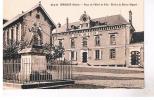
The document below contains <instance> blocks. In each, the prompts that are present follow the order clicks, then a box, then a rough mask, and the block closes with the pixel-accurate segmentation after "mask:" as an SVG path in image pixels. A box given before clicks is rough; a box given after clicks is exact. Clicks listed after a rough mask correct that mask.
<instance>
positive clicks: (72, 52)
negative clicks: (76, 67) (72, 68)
mask: <svg viewBox="0 0 154 100" xmlns="http://www.w3.org/2000/svg"><path fill="white" fill-rule="evenodd" d="M71 60H74V51H71Z"/></svg>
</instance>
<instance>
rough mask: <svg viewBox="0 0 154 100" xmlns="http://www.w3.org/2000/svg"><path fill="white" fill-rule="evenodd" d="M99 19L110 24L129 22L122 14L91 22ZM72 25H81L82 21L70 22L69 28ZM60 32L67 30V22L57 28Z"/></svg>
mask: <svg viewBox="0 0 154 100" xmlns="http://www.w3.org/2000/svg"><path fill="white" fill-rule="evenodd" d="M97 21H98V22H100V23H106V25H110V26H112V25H122V24H129V23H128V22H127V21H126V20H125V18H124V17H123V16H121V15H120V14H118V15H112V16H106V17H100V18H95V19H91V22H97ZM72 25H74V26H76V27H79V26H80V21H77V22H73V23H69V26H68V28H69V29H70V28H71V26H72ZM93 27H96V26H93ZM60 32H66V24H64V25H63V26H61V27H60V28H57V33H60Z"/></svg>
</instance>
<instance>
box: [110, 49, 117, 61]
mask: <svg viewBox="0 0 154 100" xmlns="http://www.w3.org/2000/svg"><path fill="white" fill-rule="evenodd" d="M115 58H116V50H115V49H110V59H115Z"/></svg>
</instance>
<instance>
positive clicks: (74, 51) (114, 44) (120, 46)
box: [52, 11, 143, 67]
mask: <svg viewBox="0 0 154 100" xmlns="http://www.w3.org/2000/svg"><path fill="white" fill-rule="evenodd" d="M134 32H135V29H134V27H133V25H132V12H131V11H129V21H126V20H125V19H124V18H123V17H122V15H113V16H107V17H101V18H95V19H91V18H90V16H89V15H88V14H87V13H86V12H84V13H83V14H82V15H81V17H80V19H79V21H78V22H73V23H69V20H68V18H67V19H66V24H65V25H63V26H61V24H60V23H59V24H58V25H57V29H56V32H55V33H54V34H53V36H52V38H53V39H52V40H53V43H54V45H61V46H63V47H64V49H65V53H64V55H63V56H62V58H65V59H67V60H71V61H72V62H73V63H74V64H87V65H94V66H119V67H120V66H131V65H132V64H131V60H130V52H131V51H134V50H135V48H141V47H143V44H140V43H139V45H138V46H137V45H135V46H137V47H134V46H133V45H134V44H131V38H132V36H133V33H134ZM141 45H142V46H141ZM132 48H133V49H134V50H133V49H132ZM138 50H139V49H137V51H138ZM135 51H136V50H135ZM139 52H140V51H139ZM141 58H142V57H141ZM139 63H141V61H139ZM139 63H136V64H134V65H137V66H138V65H139Z"/></svg>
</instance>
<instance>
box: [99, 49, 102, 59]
mask: <svg viewBox="0 0 154 100" xmlns="http://www.w3.org/2000/svg"><path fill="white" fill-rule="evenodd" d="M99 59H102V51H101V50H99Z"/></svg>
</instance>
